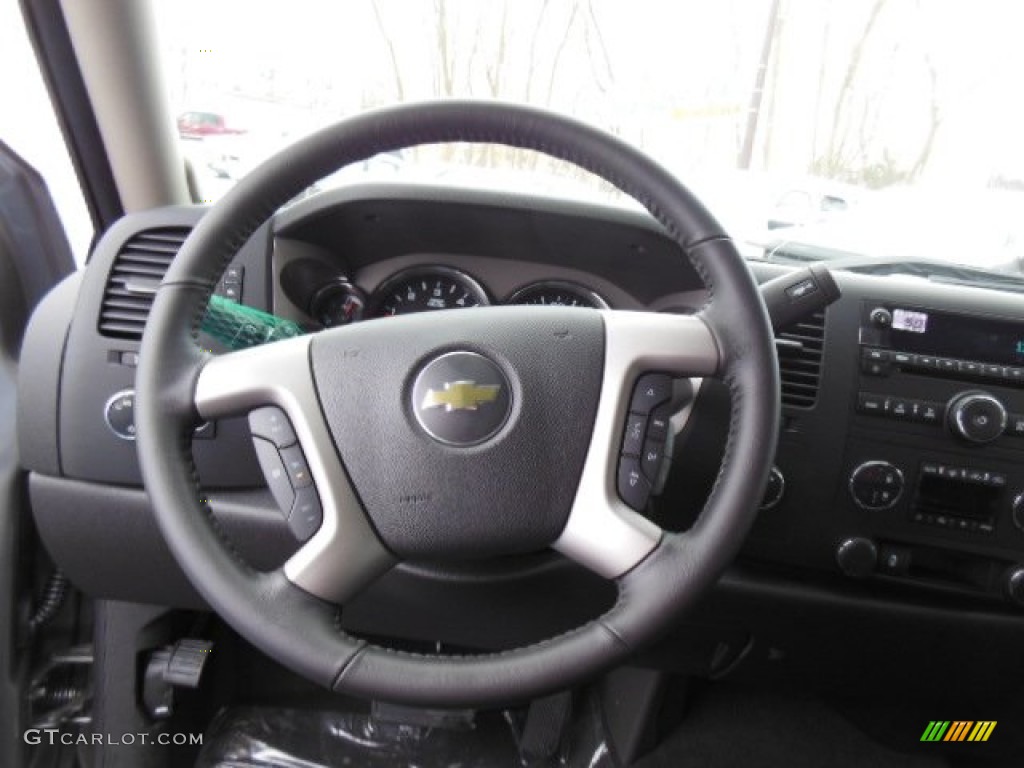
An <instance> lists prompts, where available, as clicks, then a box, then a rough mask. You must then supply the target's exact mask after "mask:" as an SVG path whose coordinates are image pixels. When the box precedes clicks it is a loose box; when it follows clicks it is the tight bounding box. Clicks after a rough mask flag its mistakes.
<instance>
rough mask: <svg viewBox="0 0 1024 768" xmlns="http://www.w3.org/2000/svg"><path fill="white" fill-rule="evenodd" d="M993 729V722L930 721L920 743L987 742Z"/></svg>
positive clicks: (994, 727) (994, 725) (994, 724)
mask: <svg viewBox="0 0 1024 768" xmlns="http://www.w3.org/2000/svg"><path fill="white" fill-rule="evenodd" d="M995 729H996V721H995V720H954V721H952V722H950V721H949V720H932V721H931V722H930V723H928V727H927V728H925V729H924V733H922V734H921V741H988V737H989V736H991V735H992V731H994V730H995Z"/></svg>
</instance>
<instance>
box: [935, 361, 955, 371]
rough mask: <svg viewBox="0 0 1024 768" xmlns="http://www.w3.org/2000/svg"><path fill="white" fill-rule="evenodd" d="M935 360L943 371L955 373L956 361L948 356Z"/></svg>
mask: <svg viewBox="0 0 1024 768" xmlns="http://www.w3.org/2000/svg"><path fill="white" fill-rule="evenodd" d="M936 362H937V367H938V369H939V370H940V371H942V372H943V373H955V372H956V370H957V364H956V363H957V361H956V360H954V359H952V358H950V357H940V358H938V359H937V360H936Z"/></svg>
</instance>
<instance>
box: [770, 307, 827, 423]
mask: <svg viewBox="0 0 1024 768" xmlns="http://www.w3.org/2000/svg"><path fill="white" fill-rule="evenodd" d="M775 346H776V349H778V352H779V374H780V376H781V377H782V404H783V405H788V406H790V407H792V408H813V407H814V403H815V402H816V401H817V399H818V387H819V386H820V384H821V359H822V355H823V352H824V347H825V313H824V311H822V312H815V313H814V314H813V315H810V316H809V317H807V318H805V319H803V320H801V321H800V322H797V323H794V324H793V325H791V326H789V327H788V328H783V329H782V330H780V331H779V332H778V333H777V334H776V336H775Z"/></svg>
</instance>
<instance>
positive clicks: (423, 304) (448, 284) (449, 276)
mask: <svg viewBox="0 0 1024 768" xmlns="http://www.w3.org/2000/svg"><path fill="white" fill-rule="evenodd" d="M488 304H490V301H489V300H488V298H487V292H486V291H485V290H484V289H483V286H481V285H480V283H478V282H477V281H476V280H474V279H473V278H472V277H470V276H469V275H467V274H466V273H465V272H460V271H459V270H457V269H450V268H448V267H415V268H413V269H408V270H405V271H404V272H399V273H398V274H397V275H394V276H393V277H390V278H388V279H387V280H385V281H384V282H383V283H382V284H381V286H380V287H379V288H378V289H377V291H376V294H375V302H374V306H375V307H376V311H375V312H374V314H375V315H377V316H378V317H393V316H395V315H406V314H410V313H413V312H429V311H431V310H435V309H463V308H465V307H480V306H486V305H488Z"/></svg>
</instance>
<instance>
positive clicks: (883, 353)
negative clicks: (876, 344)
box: [864, 348, 891, 363]
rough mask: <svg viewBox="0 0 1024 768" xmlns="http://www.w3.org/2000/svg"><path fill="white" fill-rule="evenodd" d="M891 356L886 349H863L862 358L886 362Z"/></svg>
mask: <svg viewBox="0 0 1024 768" xmlns="http://www.w3.org/2000/svg"><path fill="white" fill-rule="evenodd" d="M890 358H891V355H890V354H889V350H888V349H873V348H869V349H865V350H864V359H865V360H871V361H873V362H876V363H888V362H889V360H890Z"/></svg>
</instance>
